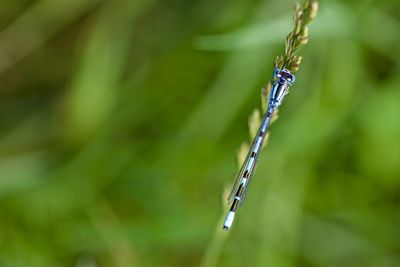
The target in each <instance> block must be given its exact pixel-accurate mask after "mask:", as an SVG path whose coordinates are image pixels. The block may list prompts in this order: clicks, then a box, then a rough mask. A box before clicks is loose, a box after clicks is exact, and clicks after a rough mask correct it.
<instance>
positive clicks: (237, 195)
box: [223, 68, 295, 230]
mask: <svg viewBox="0 0 400 267" xmlns="http://www.w3.org/2000/svg"><path fill="white" fill-rule="evenodd" d="M273 79H274V84H273V86H272V88H271V92H270V94H269V97H268V107H267V112H266V113H265V116H264V119H263V120H262V123H261V126H260V128H259V129H258V132H257V134H256V136H255V137H254V140H253V142H252V144H251V146H250V150H249V152H248V153H247V157H246V159H245V161H244V163H243V165H242V167H241V168H240V171H239V174H238V176H237V178H236V182H235V184H234V186H233V188H232V191H231V193H230V195H229V198H228V203H229V204H230V203H231V208H230V210H229V212H228V215H227V216H226V218H225V221H224V227H223V228H224V229H225V230H228V229H229V228H230V227H231V226H232V223H233V220H234V218H235V213H236V210H237V208H238V206H239V207H240V206H241V205H242V204H243V202H244V199H245V197H246V194H247V190H248V189H249V185H250V182H251V179H252V177H253V173H254V170H255V166H256V163H257V159H258V155H259V153H260V151H261V147H262V145H263V142H264V139H265V135H266V133H267V131H268V125H269V123H270V121H271V118H272V114H273V113H274V112H275V111H276V110H277V109H278V107H279V106H280V105H281V104H282V101H283V99H284V97H285V95H286V94H287V93H288V90H289V87H290V86H291V85H292V84H293V83H294V81H295V76H294V75H293V74H292V73H290V71H289V70H287V69H279V68H276V69H275V70H274V74H273Z"/></svg>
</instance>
